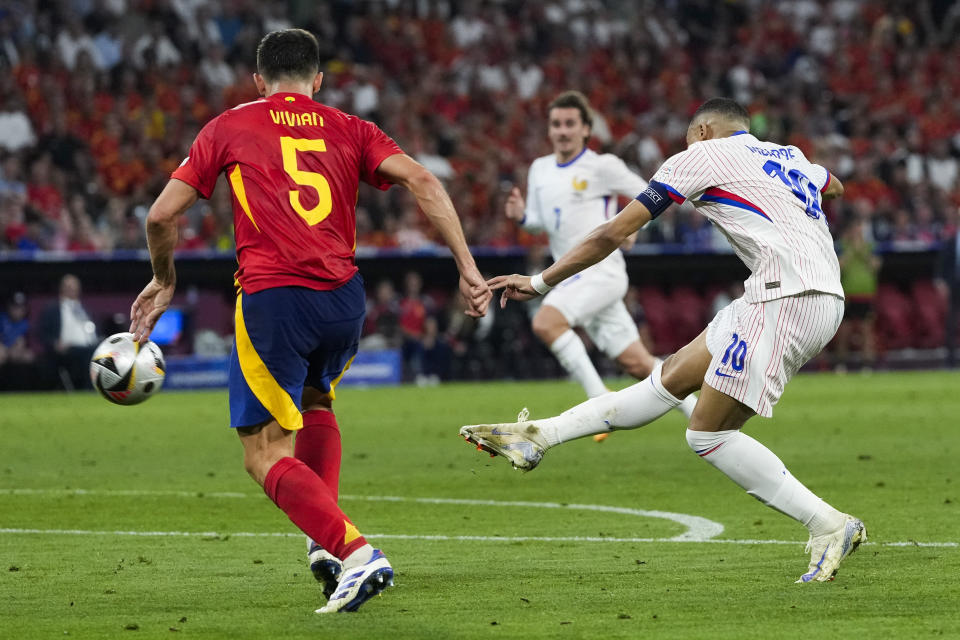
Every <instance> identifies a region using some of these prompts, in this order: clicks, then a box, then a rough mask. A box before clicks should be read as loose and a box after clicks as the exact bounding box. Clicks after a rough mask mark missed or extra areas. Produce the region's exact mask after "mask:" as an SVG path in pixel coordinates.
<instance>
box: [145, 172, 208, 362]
mask: <svg viewBox="0 0 960 640" xmlns="http://www.w3.org/2000/svg"><path fill="white" fill-rule="evenodd" d="M196 201H197V190H196V189H194V188H193V187H191V186H190V185H188V184H187V183H186V182H182V181H181V180H177V179H176V178H174V179H171V180H170V181H169V182H168V183H167V186H166V187H164V188H163V191H161V192H160V195H159V196H157V199H156V201H155V202H154V203H153V206H152V207H150V213H148V214H147V247H148V248H149V249H150V264H151V265H152V266H153V279H152V280H150V282H149V283H148V284H147V286H146V287H144V288H143V291H141V292H140V295H139V296H137V299H136V300H135V301H134V302H133V306H131V307H130V333H132V334H133V339H134V340H137V341H138V342H140V343H143V342H146V341H147V339H148V338H149V337H150V332H151V331H153V327H154V325H156V324H157V320H159V319H160V316H161V315H162V314H163V312H164V311H166V310H167V307H169V306H170V300H172V299H173V291H174V289H175V288H176V285H177V272H176V270H175V269H174V267H173V250H174V248H175V247H176V246H177V238H178V221H179V218H180V216H181V215H182V214H183V212H184V211H186V210H187V209H189V208H190V207H191V206H192V205H193V203H194V202H196Z"/></svg>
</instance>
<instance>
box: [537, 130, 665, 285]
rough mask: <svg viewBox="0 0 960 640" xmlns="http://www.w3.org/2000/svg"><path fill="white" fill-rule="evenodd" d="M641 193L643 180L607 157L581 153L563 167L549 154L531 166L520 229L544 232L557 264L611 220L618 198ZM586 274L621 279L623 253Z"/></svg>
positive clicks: (588, 152) (623, 270) (608, 259)
mask: <svg viewBox="0 0 960 640" xmlns="http://www.w3.org/2000/svg"><path fill="white" fill-rule="evenodd" d="M646 188H647V182H646V180H644V179H643V178H641V177H640V176H638V175H637V174H635V173H633V172H632V171H630V169H628V168H627V165H626V164H625V163H624V162H623V160H621V159H620V158H618V157H617V156H615V155H613V154H610V153H605V154H598V153H596V152H594V151H592V150H590V149H587V148H584V150H583V151H582V152H580V154H578V155H577V156H576V157H575V158H573V159H572V160H570V161H569V162H564V163H558V162H557V158H556V156H555V155H553V154H551V155H548V156H543V157H541V158H537V159H536V160H534V161H533V164H531V165H530V172H529V174H528V176H527V202H526V210H525V211H524V214H525V217H524V219H523V222H522V224H523V227H524V229H527V230H528V231H533V232H536V231H545V232H546V233H547V235H548V236H549V238H550V253H551V254H553V259H554V260H556V259H558V258H559V257H560V256H562V255H563V254H565V253H566V252H568V251H569V250H570V249H572V248H573V247H575V246H576V245H577V244H578V243H579V242H580V241H581V240H582V239H583V238H584V236H586V235H587V234H588V233H590V232H591V231H593V230H594V229H595V228H596V227H598V226H599V225H601V224H603V223H604V222H606V221H607V220H609V219H610V218H612V217H613V216H615V215H616V213H617V210H618V206H617V196H618V195H623V196H626V197H628V198H634V197H636V196H637V194H639V193H640V192H641V191H643V190H644V189H646ZM589 270H594V271H597V270H604V271H606V270H619V271H620V272H622V273H624V274H625V273H626V263H625V262H624V259H623V254H621V253H620V251H614V252H613V253H611V254H610V255H609V256H607V257H606V258H604V259H603V260H602V261H600V262H599V263H597V264H596V265H594V266H592V267H590V268H589Z"/></svg>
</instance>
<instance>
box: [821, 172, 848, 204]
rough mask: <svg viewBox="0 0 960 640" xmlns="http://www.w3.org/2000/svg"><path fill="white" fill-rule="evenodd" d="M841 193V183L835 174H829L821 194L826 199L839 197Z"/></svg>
mask: <svg viewBox="0 0 960 640" xmlns="http://www.w3.org/2000/svg"><path fill="white" fill-rule="evenodd" d="M842 195H843V183H842V182H840V180H839V179H838V178H837V176H835V175H833V174H832V173H831V174H830V177H829V179H828V183H827V188H826V189H824V190H823V193H822V196H823V197H824V198H826V199H831V198H839V197H840V196H842Z"/></svg>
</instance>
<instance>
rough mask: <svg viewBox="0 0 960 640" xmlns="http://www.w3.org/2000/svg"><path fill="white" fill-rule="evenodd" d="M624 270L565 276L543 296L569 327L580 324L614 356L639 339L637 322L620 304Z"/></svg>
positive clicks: (602, 347)
mask: <svg viewBox="0 0 960 640" xmlns="http://www.w3.org/2000/svg"><path fill="white" fill-rule="evenodd" d="M626 294H627V274H626V273H617V274H612V273H606V272H604V271H599V270H598V271H591V270H589V269H588V270H586V271H583V272H581V273H578V274H576V275H574V276H571V277H570V278H567V279H566V280H564V281H563V282H561V283H560V284H559V285H557V286H556V287H555V288H554V289H552V290H551V291H550V292H549V293H548V294H547V295H546V296H545V297H544V298H543V304H545V305H550V306H551V307H554V308H556V309H557V310H558V311H559V312H560V313H561V314H562V315H563V317H564V318H566V320H567V323H568V324H569V325H570V326H571V327H583V328H584V330H586V332H587V335H589V336H590V339H591V340H593V342H594V344H596V345H597V348H598V349H600V350H601V351H603V352H604V353H605V354H606V355H607V356H608V357H610V358H614V359H616V358H617V356H619V355H620V354H621V353H623V352H624V350H626V348H627V347H629V346H630V345H631V344H632V343H634V342H637V341H639V340H640V333H639V332H638V331H637V325H636V323H635V322H634V321H633V318H632V317H631V316H630V312H629V311H627V307H626V305H624V304H623V297H624V296H625V295H626Z"/></svg>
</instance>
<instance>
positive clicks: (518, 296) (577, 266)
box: [487, 200, 652, 308]
mask: <svg viewBox="0 0 960 640" xmlns="http://www.w3.org/2000/svg"><path fill="white" fill-rule="evenodd" d="M651 219H652V216H651V214H650V211H649V210H648V209H647V207H646V206H644V205H643V204H641V203H640V202H638V201H636V200H634V201H632V202H631V203H630V204H628V205H627V206H625V207H624V208H623V209H622V210H621V211H620V213H618V214H617V215H616V216H614V217H613V218H611V219H610V220H609V221H607V222H605V223H603V224H601V225H600V226H599V227H597V228H595V229H594V230H593V231H591V232H590V233H589V234H588V235H587V236H586V237H585V238H584V239H583V240H582V241H581V242H580V244H578V245H577V246H576V247H574V248H573V249H571V250H570V251H568V252H567V253H566V254H564V255H563V256H562V257H561V258H560V259H559V260H557V261H556V262H554V263H553V264H552V265H551V266H550V267H548V268H547V269H546V270H545V271H544V272H543V273H542V274H541V276H542V278H543V282H544V284H546V286H547V288H549V287H554V286H556V285H558V284H560V283H561V282H563V281H564V280H566V279H567V278H569V277H570V276H572V275H574V274H576V273H580V272H581V271H583V270H584V269H586V268H587V267H589V266H592V265H595V264H596V263H598V262H600V261H601V260H603V259H604V258H606V257H607V256H608V255H610V254H611V253H613V252H614V251H616V250H617V248H618V247H620V246H621V245H622V244H623V243H624V241H626V240H627V238H629V237H630V236H631V235H632V234H635V233H636V232H637V231H639V230H640V227H642V226H643V225H645V224H646V223H647V222H649V221H650V220H651ZM487 284H488V285H490V288H491V289H503V294H502V295H501V296H500V307H501V308H502V307H505V306H506V304H507V300H519V301H524V300H532V299H533V298H536V297H537V296H539V295H541V294H542V293H543V292H541V291H538V290H537V289H535V288H534V286H533V284H531V276H522V275H520V274H516V273H515V274H513V275H510V276H497V277H496V278H491V279H490V280H488V281H487ZM544 292H545V291H544Z"/></svg>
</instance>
